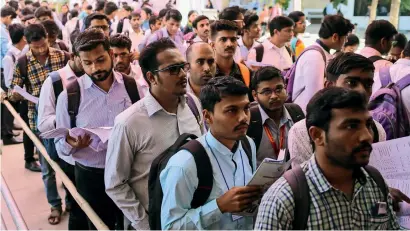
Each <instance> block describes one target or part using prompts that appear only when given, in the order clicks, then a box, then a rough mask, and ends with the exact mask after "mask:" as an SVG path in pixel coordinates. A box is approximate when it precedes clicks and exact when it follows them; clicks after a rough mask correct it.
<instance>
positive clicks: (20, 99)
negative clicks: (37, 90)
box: [12, 89, 24, 102]
mask: <svg viewBox="0 0 410 231" xmlns="http://www.w3.org/2000/svg"><path fill="white" fill-rule="evenodd" d="M12 93H13V95H12V98H13V101H16V102H18V101H22V100H24V97H23V96H21V95H20V94H19V93H18V92H17V91H16V90H14V89H13V92H12Z"/></svg>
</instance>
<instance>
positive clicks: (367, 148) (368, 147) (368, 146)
mask: <svg viewBox="0 0 410 231" xmlns="http://www.w3.org/2000/svg"><path fill="white" fill-rule="evenodd" d="M364 150H365V151H369V152H371V151H372V150H373V148H372V145H371V144H369V143H368V142H362V143H361V144H360V145H359V146H357V147H355V148H353V150H352V153H358V152H361V151H364Z"/></svg>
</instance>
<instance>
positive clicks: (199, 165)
mask: <svg viewBox="0 0 410 231" xmlns="http://www.w3.org/2000/svg"><path fill="white" fill-rule="evenodd" d="M181 149H184V150H187V151H189V152H190V153H191V154H192V156H193V157H194V160H195V163H196V169H197V175H198V187H197V188H196V190H195V192H194V196H193V198H192V201H191V208H198V207H199V206H202V205H204V204H205V202H206V201H207V200H208V198H209V195H211V191H212V187H213V180H214V178H213V172H212V164H211V160H210V159H209V156H208V154H207V153H206V151H205V148H204V147H203V146H202V144H201V143H200V142H199V141H197V140H190V141H189V142H188V143H186V144H185V145H184V146H182V147H181ZM181 149H180V150H181Z"/></svg>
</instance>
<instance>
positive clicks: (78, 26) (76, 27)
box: [75, 19, 80, 30]
mask: <svg viewBox="0 0 410 231" xmlns="http://www.w3.org/2000/svg"><path fill="white" fill-rule="evenodd" d="M75 29H76V30H80V19H77V23H76V24H75Z"/></svg>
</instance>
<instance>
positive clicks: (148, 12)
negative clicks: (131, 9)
mask: <svg viewBox="0 0 410 231" xmlns="http://www.w3.org/2000/svg"><path fill="white" fill-rule="evenodd" d="M141 10H143V11H145V13H146V14H148V15H150V16H151V15H152V10H151V9H150V8H148V7H143V8H142V9H141Z"/></svg>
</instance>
